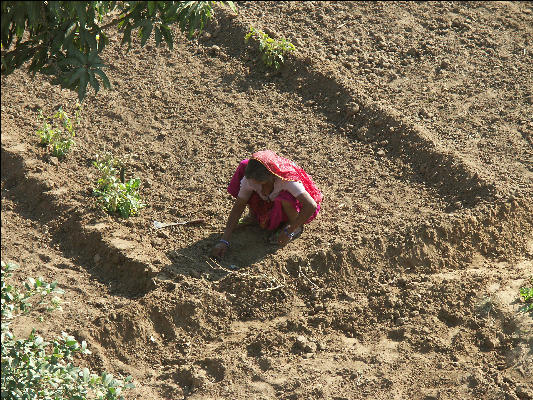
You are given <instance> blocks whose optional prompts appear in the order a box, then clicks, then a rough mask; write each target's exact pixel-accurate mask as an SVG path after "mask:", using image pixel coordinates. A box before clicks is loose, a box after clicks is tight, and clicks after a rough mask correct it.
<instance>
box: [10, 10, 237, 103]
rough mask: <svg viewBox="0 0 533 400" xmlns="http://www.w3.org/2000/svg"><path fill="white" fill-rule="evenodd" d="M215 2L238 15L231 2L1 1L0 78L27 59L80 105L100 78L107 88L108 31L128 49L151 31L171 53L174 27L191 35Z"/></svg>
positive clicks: (33, 70) (210, 13)
mask: <svg viewBox="0 0 533 400" xmlns="http://www.w3.org/2000/svg"><path fill="white" fill-rule="evenodd" d="M216 3H221V4H224V5H227V6H229V7H230V8H231V9H232V10H233V11H236V8H235V5H234V4H233V2H232V1H220V2H218V1H2V29H1V34H2V42H1V43H2V75H4V74H6V75H7V74H10V73H12V72H13V71H14V70H16V69H17V68H20V67H22V66H23V65H24V64H25V63H26V62H27V61H30V60H31V62H30V63H29V66H28V70H29V71H30V72H31V73H32V74H35V73H37V72H40V73H44V74H48V75H51V76H52V77H53V83H54V84H59V85H61V86H62V87H64V88H68V89H71V90H75V91H77V92H78V98H79V100H80V101H82V100H83V99H84V98H85V95H86V92H87V86H88V85H89V84H90V85H91V86H92V87H93V88H94V90H95V92H96V93H97V92H98V91H99V89H100V83H99V80H100V81H101V82H102V83H103V85H104V87H105V88H110V87H111V83H110V82H109V79H108V77H107V75H106V74H105V72H104V70H103V68H104V67H105V66H106V65H105V64H104V62H103V60H102V58H101V57H100V55H101V53H102V51H103V50H104V48H105V47H106V45H107V44H108V43H109V39H108V36H107V35H106V30H108V29H110V28H112V27H114V26H116V27H118V29H119V30H120V31H121V32H122V44H125V43H127V44H128V50H129V49H130V47H131V34H132V31H137V30H138V35H139V37H140V40H141V46H144V45H145V44H146V42H147V41H148V39H149V38H150V36H151V35H152V33H153V34H154V36H155V42H156V45H158V46H159V44H160V43H161V42H162V40H164V41H165V42H166V44H167V45H168V47H169V48H170V49H172V46H173V37H172V36H173V35H172V30H171V27H172V25H173V24H177V25H178V26H179V28H180V29H181V30H182V31H183V32H185V31H187V32H188V34H189V37H191V36H192V35H193V34H194V32H196V31H199V32H201V31H202V29H203V28H204V26H205V24H206V23H207V21H208V20H209V19H211V18H212V17H213V14H214V11H213V5H214V4H216ZM115 13H116V14H118V15H117V16H116V18H113V19H112V18H109V16H110V15H111V14H115Z"/></svg>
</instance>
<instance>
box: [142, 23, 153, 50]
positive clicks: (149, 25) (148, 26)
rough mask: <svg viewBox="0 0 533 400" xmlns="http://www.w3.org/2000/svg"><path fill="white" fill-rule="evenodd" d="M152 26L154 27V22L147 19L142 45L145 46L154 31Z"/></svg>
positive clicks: (143, 30) (143, 29)
mask: <svg viewBox="0 0 533 400" xmlns="http://www.w3.org/2000/svg"><path fill="white" fill-rule="evenodd" d="M152 28H153V25H152V22H150V21H146V23H145V24H144V26H143V28H142V30H141V31H142V37H141V47H144V45H145V44H146V41H147V40H148V38H149V37H150V34H151V33H152Z"/></svg>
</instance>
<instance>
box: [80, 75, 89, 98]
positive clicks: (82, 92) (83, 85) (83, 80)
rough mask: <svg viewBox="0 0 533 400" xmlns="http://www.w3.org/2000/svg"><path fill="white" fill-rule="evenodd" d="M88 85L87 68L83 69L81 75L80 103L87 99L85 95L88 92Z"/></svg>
mask: <svg viewBox="0 0 533 400" xmlns="http://www.w3.org/2000/svg"><path fill="white" fill-rule="evenodd" d="M87 84H88V73H87V70H86V69H85V68H83V73H82V74H81V75H80V83H79V86H78V98H79V99H80V101H83V99H84V98H85V93H86V92H87Z"/></svg>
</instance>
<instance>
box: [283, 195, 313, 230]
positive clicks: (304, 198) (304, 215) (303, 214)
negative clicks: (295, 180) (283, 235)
mask: <svg viewBox="0 0 533 400" xmlns="http://www.w3.org/2000/svg"><path fill="white" fill-rule="evenodd" d="M296 199H297V200H298V201H299V202H300V206H301V209H300V212H299V214H298V217H297V218H296V220H295V221H293V222H292V223H291V224H289V226H288V227H287V231H288V232H289V233H293V232H294V231H296V230H297V229H298V227H300V226H302V225H303V224H304V223H305V222H306V221H307V220H308V219H309V218H311V216H312V215H313V214H314V212H315V211H316V207H317V205H316V202H315V200H313V198H312V197H311V195H310V194H309V193H307V192H304V193H302V194H301V195H299V196H298V197H296ZM287 239H288V238H287Z"/></svg>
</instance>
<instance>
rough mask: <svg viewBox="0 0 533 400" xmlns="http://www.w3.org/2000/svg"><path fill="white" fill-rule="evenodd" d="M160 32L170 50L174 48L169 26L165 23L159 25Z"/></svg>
mask: <svg viewBox="0 0 533 400" xmlns="http://www.w3.org/2000/svg"><path fill="white" fill-rule="evenodd" d="M161 32H162V33H163V37H164V38H165V42H166V43H167V46H168V47H169V49H170V50H172V49H173V48H174V43H172V32H170V29H169V27H168V26H166V25H161Z"/></svg>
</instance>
